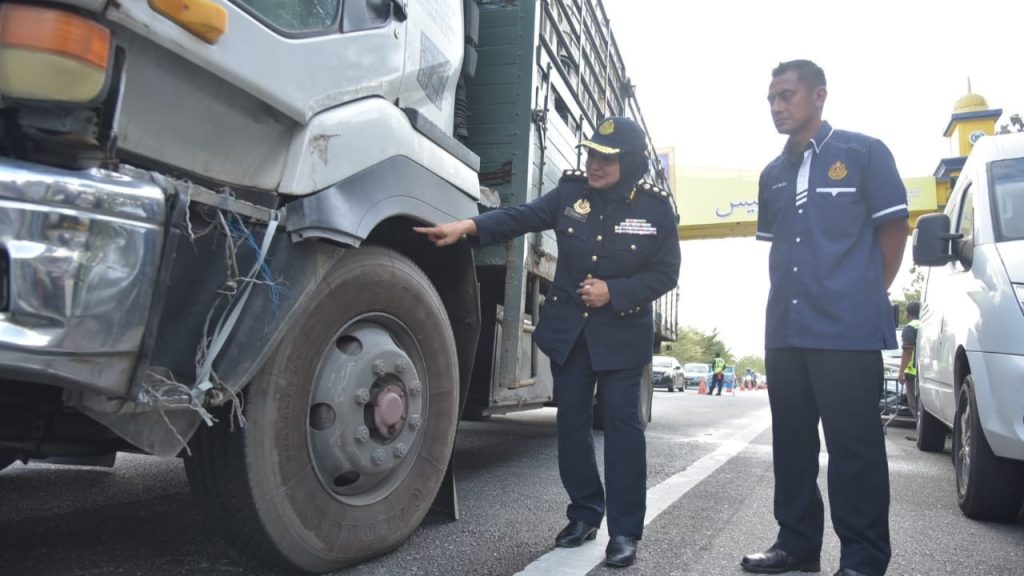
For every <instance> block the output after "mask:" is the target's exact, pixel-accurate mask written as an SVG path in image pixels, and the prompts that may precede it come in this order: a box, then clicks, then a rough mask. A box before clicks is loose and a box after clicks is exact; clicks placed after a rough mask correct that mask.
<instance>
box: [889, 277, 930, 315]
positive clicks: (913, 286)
mask: <svg viewBox="0 0 1024 576" xmlns="http://www.w3.org/2000/svg"><path fill="white" fill-rule="evenodd" d="M910 273H911V274H913V275H914V278H913V279H912V280H911V281H910V286H908V287H906V288H904V289H903V300H894V301H893V304H898V305H899V307H900V321H899V325H900V326H903V325H904V324H906V323H907V302H920V301H921V289H922V288H924V273H923V272H921V269H920V268H918V267H917V266H911V267H910Z"/></svg>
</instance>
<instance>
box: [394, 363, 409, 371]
mask: <svg viewBox="0 0 1024 576" xmlns="http://www.w3.org/2000/svg"><path fill="white" fill-rule="evenodd" d="M408 367H409V363H408V362H406V361H405V360H399V361H398V362H395V372H398V373H399V374H401V373H403V372H405V370H406V368H408Z"/></svg>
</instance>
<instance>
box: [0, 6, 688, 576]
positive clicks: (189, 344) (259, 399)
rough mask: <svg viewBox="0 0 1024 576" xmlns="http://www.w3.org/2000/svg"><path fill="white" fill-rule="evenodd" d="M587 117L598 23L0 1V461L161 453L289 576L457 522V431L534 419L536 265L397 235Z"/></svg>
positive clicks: (448, 210) (609, 52) (505, 200)
mask: <svg viewBox="0 0 1024 576" xmlns="http://www.w3.org/2000/svg"><path fill="white" fill-rule="evenodd" d="M611 115H619V116H630V117H633V118H634V119H637V120H639V121H641V122H642V120H643V119H642V117H641V115H640V112H639V109H638V108H637V105H636V100H635V98H634V96H633V90H632V86H631V85H630V83H629V81H628V78H627V77H626V75H625V70H624V68H623V65H622V60H621V57H620V55H619V52H618V49H617V47H616V45H615V41H614V38H613V36H612V34H611V31H610V29H609V27H608V19H607V17H606V15H605V13H604V10H603V7H602V5H601V4H600V2H599V1H598V0H543V1H539V2H534V1H528V0H480V1H478V2H474V1H473V0H422V1H417V0H356V1H347V2H342V1H341V0H148V1H144V0H50V1H47V2H36V1H32V0H19V1H2V2H0V468H3V467H5V466H7V465H10V464H11V463H12V462H14V461H16V460H20V461H23V462H27V461H29V460H30V459H46V458H50V459H57V458H60V459H63V461H73V462H80V463H82V462H89V463H93V464H96V463H106V464H112V463H113V455H114V454H116V452H118V451H137V452H143V453H148V454H154V455H157V456H162V457H175V456H184V457H185V463H186V471H187V474H188V478H189V481H190V484H191V486H192V488H193V491H194V493H195V494H196V496H197V498H198V499H199V500H200V501H201V502H202V503H203V505H204V507H205V509H206V510H207V511H208V512H209V514H208V516H209V518H210V520H211V525H212V530H213V531H216V532H217V533H219V534H221V535H223V536H224V538H226V539H228V540H229V541H230V542H232V543H233V544H235V545H236V546H237V547H238V548H240V549H241V550H243V551H245V552H248V553H250V554H252V555H253V556H256V557H259V558H261V559H263V560H265V561H267V562H269V563H272V564H276V565H279V566H283V567H285V568H288V569H298V570H303V571H307V572H325V571H330V570H334V569H337V568H339V567H341V566H345V565H350V564H353V563H356V562H359V561H361V560H363V559H366V558H370V557H373V556H376V555H379V554H381V553H383V552H386V551H388V550H390V549H392V548H394V547H396V546H398V545H399V544H401V543H402V542H403V541H404V540H405V539H406V537H408V535H409V534H410V533H411V532H412V531H413V530H414V529H415V528H416V527H417V526H418V525H419V523H420V521H421V520H422V518H423V517H424V515H425V514H426V512H427V510H428V508H430V507H431V506H432V505H433V506H437V507H440V508H444V509H447V510H449V511H451V512H452V513H453V514H454V513H456V511H457V505H456V504H457V503H456V501H455V488H454V472H453V465H452V461H451V455H452V451H453V445H454V440H455V434H456V430H457V423H458V421H459V417H460V415H463V414H464V415H466V416H468V417H486V416H488V415H490V414H496V413H502V412H509V411H513V410H523V409H530V408H536V407H540V406H544V405H552V404H553V403H556V401H557V400H556V399H555V398H554V397H553V392H552V386H551V379H550V374H549V372H548V370H547V359H546V358H545V357H544V355H543V354H541V353H540V352H539V351H537V350H536V348H535V347H534V346H533V344H532V338H531V337H530V334H531V332H532V327H533V324H534V319H535V318H536V316H537V314H538V312H539V309H540V307H541V305H542V302H543V294H544V292H545V291H546V289H547V286H548V285H549V282H550V280H551V278H552V274H553V269H554V262H555V258H556V256H557V254H556V251H555V243H554V238H553V236H551V235H548V234H538V235H532V236H530V237H529V238H522V239H519V240H517V241H514V242H510V243H509V244H508V245H506V246H499V247H492V248H489V249H486V250H480V251H477V252H476V253H474V252H473V251H472V250H471V249H470V247H469V246H468V245H467V244H466V243H464V242H463V243H460V244H459V245H456V246H453V247H450V248H447V249H444V250H438V249H436V248H434V247H433V246H432V245H430V244H429V243H428V242H427V241H426V240H425V239H424V238H423V237H420V236H417V235H415V234H414V233H413V232H412V230H411V229H412V227H413V226H415V225H422V224H431V223H438V222H443V221H449V220H452V219H455V218H463V217H468V216H472V215H474V214H478V213H479V211H480V210H482V209H487V208H488V207H495V206H498V205H500V204H518V203H522V202H526V201H529V200H531V199H533V198H535V197H537V196H538V195H539V194H541V193H542V192H544V191H546V190H548V189H549V188H551V187H552V186H553V185H554V184H555V182H557V179H558V177H559V176H560V175H561V173H562V171H563V170H565V169H572V168H578V167H579V165H580V157H579V153H578V151H577V150H576V149H575V145H576V144H577V143H578V142H579V141H580V139H581V138H582V137H583V135H584V134H589V133H590V132H591V131H592V129H593V127H594V126H595V125H596V123H597V121H598V120H600V119H601V118H602V117H603V116H611ZM650 155H651V158H652V169H653V172H652V173H653V175H654V178H655V184H657V185H659V186H661V187H662V188H667V187H668V183H667V182H666V181H665V180H664V174H663V172H662V171H661V170H660V164H658V163H656V162H654V161H653V159H654V158H655V157H656V156H655V154H654V150H653V146H652V147H651V154H650ZM674 305H675V295H674V294H671V295H669V296H668V297H667V298H665V299H663V300H662V301H660V302H659V303H658V305H657V307H656V310H657V311H656V314H657V320H656V325H655V326H652V330H656V334H657V336H658V338H659V339H661V340H665V339H668V340H672V339H674V337H675V335H674V329H675V328H674V326H675V306H674ZM648 372H649V371H648ZM650 394H651V393H650V382H649V378H648V390H647V398H646V406H645V408H646V409H647V410H648V413H649V407H650ZM598 401H599V399H598ZM497 493H498V492H497V491H496V494H497Z"/></svg>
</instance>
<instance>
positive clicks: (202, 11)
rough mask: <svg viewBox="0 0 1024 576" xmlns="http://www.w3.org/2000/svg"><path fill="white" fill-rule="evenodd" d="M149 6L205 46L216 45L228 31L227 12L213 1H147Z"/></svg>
mask: <svg viewBox="0 0 1024 576" xmlns="http://www.w3.org/2000/svg"><path fill="white" fill-rule="evenodd" d="M149 5H150V7H151V8H153V10H155V11H156V12H157V13H159V14H161V15H163V16H164V17H165V18H167V19H168V20H170V21H172V22H174V23H175V24H177V25H178V26H181V27H182V28H184V29H185V30H188V31H189V32H190V33H192V34H194V35H195V36H198V37H199V38H201V39H202V40H203V41H204V42H206V43H207V44H216V43H217V41H218V40H220V37H221V36H223V35H224V33H225V32H227V30H228V11H227V10H226V9H225V8H224V7H223V6H221V5H220V4H217V3H216V2H214V1H213V0H149Z"/></svg>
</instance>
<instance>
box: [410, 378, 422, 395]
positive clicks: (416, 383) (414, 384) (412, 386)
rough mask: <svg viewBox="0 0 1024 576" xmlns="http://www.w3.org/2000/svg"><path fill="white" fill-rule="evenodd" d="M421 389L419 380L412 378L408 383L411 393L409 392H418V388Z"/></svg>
mask: <svg viewBox="0 0 1024 576" xmlns="http://www.w3.org/2000/svg"><path fill="white" fill-rule="evenodd" d="M422 389H423V385H422V384H420V381H419V380H414V381H413V382H412V384H409V393H411V394H419V393H420V390H422Z"/></svg>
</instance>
